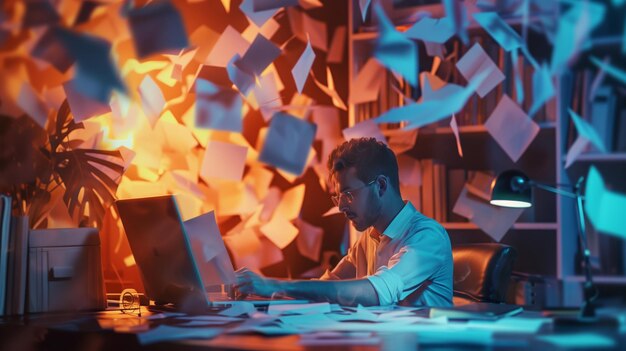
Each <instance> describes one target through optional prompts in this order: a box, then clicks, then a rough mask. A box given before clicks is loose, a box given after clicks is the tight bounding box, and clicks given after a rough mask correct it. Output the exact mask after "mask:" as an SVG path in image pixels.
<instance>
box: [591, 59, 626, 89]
mask: <svg viewBox="0 0 626 351" xmlns="http://www.w3.org/2000/svg"><path fill="white" fill-rule="evenodd" d="M590 60H591V62H593V64H594V65H596V66H597V67H598V68H600V69H601V70H602V71H603V72H605V73H606V74H608V75H610V76H611V77H613V78H615V79H617V80H619V81H620V82H622V83H625V84H626V72H625V71H623V70H621V69H619V68H617V67H615V66H612V65H610V64H609V63H607V62H605V61H601V60H599V59H598V58H597V57H593V56H592V57H591V58H590Z"/></svg>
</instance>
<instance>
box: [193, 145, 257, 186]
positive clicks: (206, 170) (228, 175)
mask: <svg viewBox="0 0 626 351" xmlns="http://www.w3.org/2000/svg"><path fill="white" fill-rule="evenodd" d="M247 152H248V148H247V147H244V146H239V145H235V144H230V143H223V142H221V141H210V142H209V143H208V144H207V147H206V150H205V152H204V157H203V159H202V168H201V170H200V176H201V177H202V178H203V179H205V180H207V181H210V179H212V178H217V179H228V180H241V177H242V176H243V169H244V166H245V163H246V153H247Z"/></svg>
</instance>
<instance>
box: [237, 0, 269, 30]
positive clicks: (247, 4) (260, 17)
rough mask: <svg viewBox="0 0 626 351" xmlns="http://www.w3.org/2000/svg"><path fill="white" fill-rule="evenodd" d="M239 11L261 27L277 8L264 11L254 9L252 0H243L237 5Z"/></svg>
mask: <svg viewBox="0 0 626 351" xmlns="http://www.w3.org/2000/svg"><path fill="white" fill-rule="evenodd" d="M239 8H240V9H241V11H242V12H243V13H244V14H245V15H246V16H247V17H248V18H249V19H251V20H252V22H254V23H255V24H256V25H257V26H258V27H262V26H263V24H265V22H267V20H269V19H270V18H272V17H273V16H274V14H276V12H278V9H270V10H264V11H255V10H254V0H244V1H243V2H242V3H241V5H240V6H239Z"/></svg>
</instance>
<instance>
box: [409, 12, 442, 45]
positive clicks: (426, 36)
mask: <svg viewBox="0 0 626 351" xmlns="http://www.w3.org/2000/svg"><path fill="white" fill-rule="evenodd" d="M404 35H405V36H406V37H407V38H411V39H417V40H423V41H425V42H430V43H437V44H443V43H445V42H447V41H448V39H450V37H452V36H453V35H454V28H453V24H452V21H451V19H450V18H449V17H444V18H430V17H424V18H422V19H420V20H419V21H417V22H416V23H415V24H414V25H412V26H411V28H409V29H407V31H406V32H404Z"/></svg>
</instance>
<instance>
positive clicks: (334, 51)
mask: <svg viewBox="0 0 626 351" xmlns="http://www.w3.org/2000/svg"><path fill="white" fill-rule="evenodd" d="M345 44H346V26H339V27H337V28H336V29H335V33H334V34H333V39H332V41H331V42H330V48H329V49H328V55H326V62H328V63H340V62H342V61H343V54H344V48H345Z"/></svg>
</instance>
